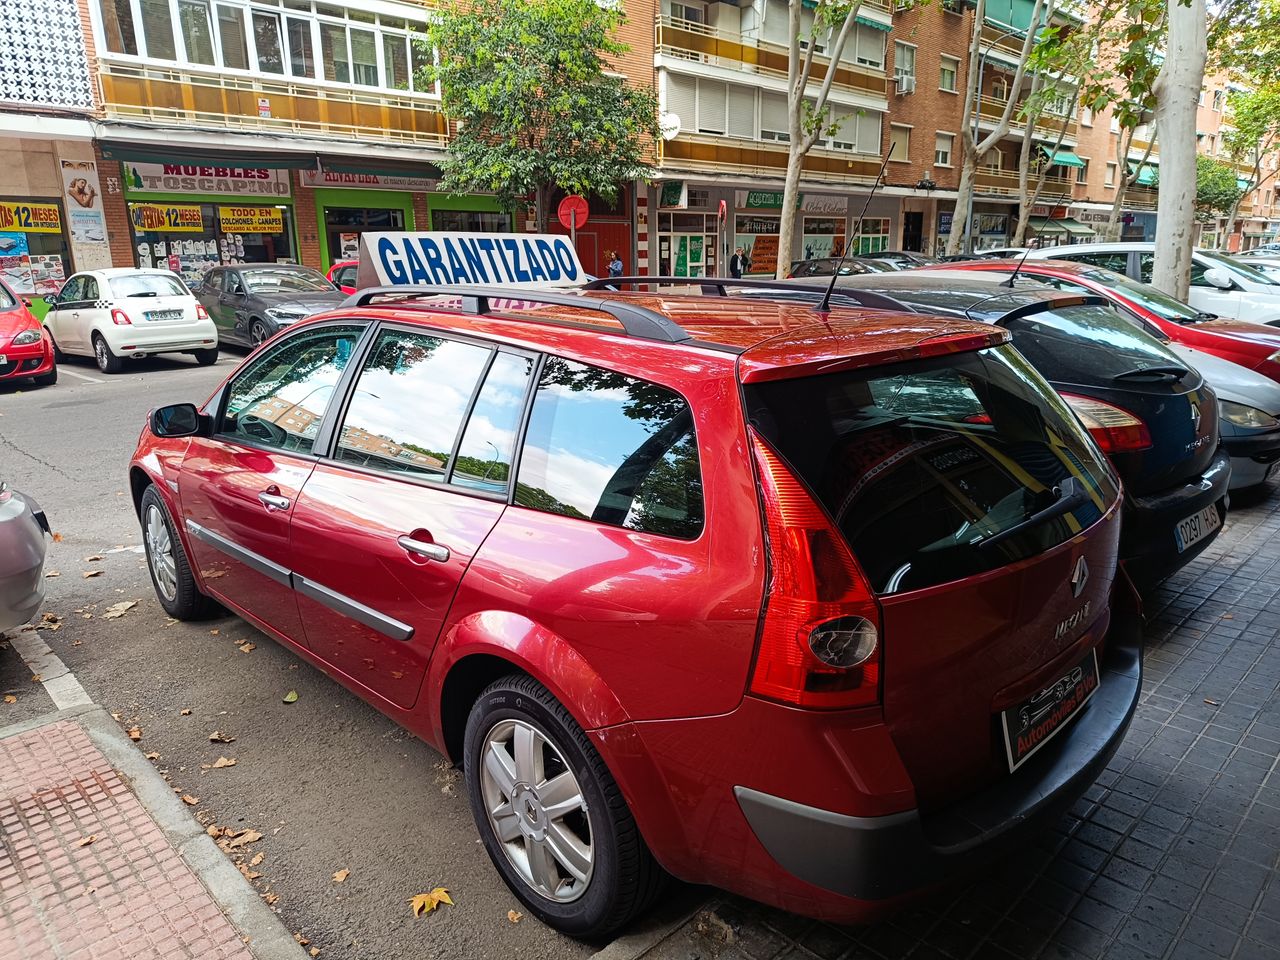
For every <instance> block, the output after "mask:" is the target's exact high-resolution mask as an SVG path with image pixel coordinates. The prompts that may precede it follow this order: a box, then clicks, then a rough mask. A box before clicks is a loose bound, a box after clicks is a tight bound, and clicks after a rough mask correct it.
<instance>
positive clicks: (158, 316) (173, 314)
mask: <svg viewBox="0 0 1280 960" xmlns="http://www.w3.org/2000/svg"><path fill="white" fill-rule="evenodd" d="M142 316H143V318H144V319H147V320H181V319H182V311H181V310H148V311H146V312H145V313H143V315H142Z"/></svg>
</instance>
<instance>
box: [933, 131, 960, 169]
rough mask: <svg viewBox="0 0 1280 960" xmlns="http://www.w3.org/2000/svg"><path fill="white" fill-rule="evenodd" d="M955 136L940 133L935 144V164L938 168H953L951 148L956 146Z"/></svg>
mask: <svg viewBox="0 0 1280 960" xmlns="http://www.w3.org/2000/svg"><path fill="white" fill-rule="evenodd" d="M955 140H956V138H955V135H954V134H950V133H940V134H938V138H937V139H936V140H935V141H934V143H933V163H934V166H938V167H949V166H951V148H952V146H953V145H954V144H955Z"/></svg>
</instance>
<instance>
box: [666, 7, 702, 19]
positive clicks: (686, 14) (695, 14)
mask: <svg viewBox="0 0 1280 960" xmlns="http://www.w3.org/2000/svg"><path fill="white" fill-rule="evenodd" d="M667 8H668V10H669V13H668V16H670V17H671V19H672V20H685V21H687V22H689V23H706V22H707V8H706V6H704V5H703V4H701V3H669V4H667Z"/></svg>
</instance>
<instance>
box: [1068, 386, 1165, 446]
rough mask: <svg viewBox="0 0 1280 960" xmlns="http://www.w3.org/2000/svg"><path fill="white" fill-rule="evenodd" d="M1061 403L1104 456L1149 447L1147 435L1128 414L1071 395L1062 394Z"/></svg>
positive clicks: (1133, 417)
mask: <svg viewBox="0 0 1280 960" xmlns="http://www.w3.org/2000/svg"><path fill="white" fill-rule="evenodd" d="M1062 399H1063V400H1065V401H1067V403H1069V404H1070V405H1071V409H1072V410H1074V411H1075V412H1076V416H1078V417H1079V418H1080V420H1081V421H1082V422H1083V423H1084V425H1085V427H1086V428H1087V429H1088V431H1089V433H1091V434H1092V435H1093V439H1094V440H1096V441H1097V442H1098V446H1100V447H1101V448H1102V449H1103V451H1104V452H1106V453H1132V452H1134V451H1136V450H1146V449H1147V448H1148V447H1150V446H1151V431H1149V430H1148V429H1147V425H1146V424H1145V423H1143V422H1142V420H1141V419H1140V418H1138V417H1136V416H1134V415H1133V414H1132V413H1130V412H1129V411H1128V410H1125V409H1123V408H1122V407H1117V406H1115V405H1114V404H1110V403H1103V402H1102V401H1101V400H1095V399H1093V398H1092V397H1079V396H1076V395H1075V394H1073V393H1064V394H1063V395H1062Z"/></svg>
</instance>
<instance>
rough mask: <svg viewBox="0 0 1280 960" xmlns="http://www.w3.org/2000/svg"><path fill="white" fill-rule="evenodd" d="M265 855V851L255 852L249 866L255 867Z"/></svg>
mask: <svg viewBox="0 0 1280 960" xmlns="http://www.w3.org/2000/svg"><path fill="white" fill-rule="evenodd" d="M266 856H267V855H266V854H265V853H259V854H257V855H256V856H255V857H254V858H253V859H252V860H250V861H249V866H251V867H256V866H257V865H258V864H260V863H261V862H262V861H263V860H264V859H265V858H266Z"/></svg>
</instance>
